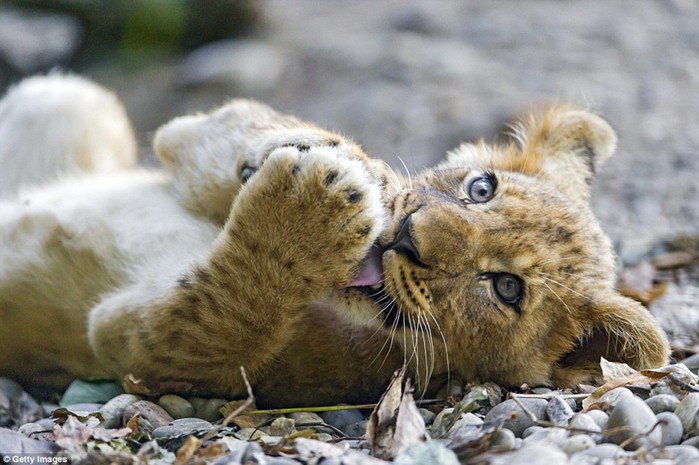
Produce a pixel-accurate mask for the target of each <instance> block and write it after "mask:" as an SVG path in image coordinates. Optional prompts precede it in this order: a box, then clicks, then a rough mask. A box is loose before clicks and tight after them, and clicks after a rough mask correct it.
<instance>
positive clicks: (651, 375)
mask: <svg viewBox="0 0 699 465" xmlns="http://www.w3.org/2000/svg"><path fill="white" fill-rule="evenodd" d="M600 367H601V368H602V376H603V377H604V384H603V385H602V386H600V387H599V388H597V389H595V390H594V391H593V392H592V393H591V394H590V395H589V397H587V398H586V399H585V400H583V402H582V406H583V411H588V410H593V409H597V408H604V407H606V406H605V405H603V404H602V403H600V402H599V399H600V398H601V397H602V396H603V395H604V394H606V393H607V392H609V391H611V390H612V389H616V388H618V387H626V386H639V385H648V384H651V383H654V382H657V381H658V380H660V379H663V378H665V377H667V376H669V375H671V374H672V375H674V376H676V377H679V378H680V379H682V380H683V381H684V382H688V383H696V382H697V381H699V377H697V376H696V375H694V374H693V373H692V372H691V371H689V369H688V368H687V367H685V366H684V365H682V364H677V365H668V366H665V367H662V368H657V369H654V370H642V371H637V370H634V369H633V368H631V367H630V366H628V365H627V364H625V363H617V362H610V361H608V360H606V359H605V358H604V357H602V359H601V361H600Z"/></svg>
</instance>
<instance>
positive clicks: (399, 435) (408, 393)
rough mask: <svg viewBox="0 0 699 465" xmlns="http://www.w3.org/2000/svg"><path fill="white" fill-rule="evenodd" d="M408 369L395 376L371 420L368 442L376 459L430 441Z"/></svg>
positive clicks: (368, 428) (384, 457)
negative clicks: (405, 378) (406, 371)
mask: <svg viewBox="0 0 699 465" xmlns="http://www.w3.org/2000/svg"><path fill="white" fill-rule="evenodd" d="M404 376H405V367H403V368H401V369H400V370H398V371H397V372H396V373H394V374H393V379H392V380H391V384H390V385H389V386H388V389H386V392H384V394H383V396H382V397H381V400H380V401H379V403H378V404H377V405H376V408H375V409H374V411H373V412H372V413H371V416H370V417H369V424H368V425H367V433H366V436H367V440H368V442H369V445H370V447H371V454H372V455H373V456H374V457H378V458H381V459H386V460H390V459H392V458H394V457H395V456H397V455H398V454H399V453H400V452H401V451H402V450H403V449H405V448H407V447H409V446H411V445H413V444H416V443H418V442H423V441H425V440H426V439H427V430H426V428H425V422H424V421H423V419H422V416H421V415H420V412H419V411H418V408H417V405H415V400H414V399H413V395H412V387H411V386H410V382H409V381H406V382H405V387H404Z"/></svg>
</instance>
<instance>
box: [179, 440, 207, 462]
mask: <svg viewBox="0 0 699 465" xmlns="http://www.w3.org/2000/svg"><path fill="white" fill-rule="evenodd" d="M200 446H201V441H200V440H199V439H197V438H195V437H194V436H189V437H188V438H187V440H186V441H185V442H184V444H182V446H180V448H179V449H177V460H175V465H182V464H184V463H185V462H187V460H189V459H191V458H192V456H193V455H194V453H195V452H196V451H197V450H199V447H200Z"/></svg>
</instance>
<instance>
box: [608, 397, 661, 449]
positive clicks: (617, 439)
mask: <svg viewBox="0 0 699 465" xmlns="http://www.w3.org/2000/svg"><path fill="white" fill-rule="evenodd" d="M656 422H657V420H656V418H655V414H653V411H652V410H651V409H650V407H648V405H647V404H646V403H645V402H643V401H642V400H641V399H639V398H638V397H625V398H623V399H621V400H620V401H619V402H618V403H617V404H616V407H614V410H612V413H610V414H609V421H608V422H607V429H606V430H605V431H606V432H607V433H606V435H605V436H606V437H607V438H609V440H610V441H611V442H613V443H614V444H622V443H626V445H625V446H624V448H625V449H626V450H636V449H638V448H639V447H643V446H645V447H647V448H649V449H650V448H652V447H656V446H659V445H660V444H661V441H662V433H661V431H660V429H659V428H655V429H653V430H652V431H651V428H653V426H654V425H655V424H656ZM639 434H643V436H641V437H636V436H637V435H639ZM632 437H635V439H633V440H632V441H631V442H628V441H627V440H629V439H631V438H632Z"/></svg>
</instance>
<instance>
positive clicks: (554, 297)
mask: <svg viewBox="0 0 699 465" xmlns="http://www.w3.org/2000/svg"><path fill="white" fill-rule="evenodd" d="M37 79H38V80H41V79H42V78H37ZM47 79H49V81H48V82H49V83H50V86H51V87H52V88H53V91H54V92H55V94H56V95H57V96H60V95H61V92H62V91H63V90H65V85H67V83H70V85H74V84H75V82H74V81H71V79H73V78H70V79H68V78H65V79H66V80H65V81H64V80H63V78H61V77H52V78H47ZM51 79H52V80H51ZM69 81H70V82H69ZM85 85H86V86H90V84H85ZM22 91H25V93H24V94H22ZM64 95H65V96H66V97H68V95H70V94H69V93H68V92H66V93H65V94H64ZM18 96H19V97H21V98H18ZM11 97H12V98H14V100H12V99H11ZM16 101H21V103H22V105H30V106H31V105H33V106H38V107H41V100H40V99H37V94H36V93H32V92H31V89H29V90H27V88H26V86H25V87H24V88H23V87H22V86H20V87H18V88H17V89H16V90H15V94H12V93H10V94H9V95H8V97H6V98H5V100H4V101H3V102H4V103H5V104H6V105H7V106H9V107H10V108H12V106H13V105H17V103H16ZM13 102H15V103H13ZM66 104H67V105H68V106H71V105H74V106H76V107H80V106H81V105H84V111H77V112H75V113H73V115H78V116H74V119H73V120H72V121H71V122H70V125H69V126H71V127H75V128H82V129H85V128H89V129H87V132H88V133H95V134H99V132H100V129H99V128H100V126H99V125H98V124H96V123H95V121H94V120H95V119H97V120H100V119H101V118H102V117H105V118H106V119H107V120H109V119H110V118H114V117H115V116H116V119H117V120H119V121H118V125H121V126H122V127H123V125H124V122H123V121H121V120H120V116H119V115H118V113H119V112H118V111H115V112H112V113H110V114H101V115H100V114H96V113H94V112H91V110H90V109H91V108H92V109H94V106H93V105H92V104H91V103H89V102H87V103H86V102H82V103H81V102H76V101H74V100H70V99H68V102H67V103H66ZM0 108H1V107H0ZM12 114H13V113H12V112H10V113H9V115H10V117H6V118H5V119H4V120H3V117H2V113H0V134H2V133H3V132H2V129H3V127H4V128H7V127H11V125H12V124H15V125H16V124H18V122H17V119H16V118H14V119H13V117H12ZM85 115H90V117H89V118H86V117H85ZM52 124H53V123H52V121H51V118H48V119H45V120H44V122H43V123H39V124H38V125H34V126H31V130H30V126H25V127H23V130H24V131H26V132H27V133H32V134H36V137H35V138H34V139H33V140H32V141H31V143H29V145H30V146H33V147H35V148H36V150H35V151H25V152H24V153H23V155H22V156H23V159H22V160H14V162H13V164H8V165H7V166H9V167H10V168H9V169H8V168H6V167H5V166H3V167H2V168H0V169H2V171H0V178H2V179H3V181H7V180H13V181H12V182H13V183H14V184H15V185H14V186H13V188H14V189H15V190H20V191H21V190H22V188H21V186H19V185H17V184H22V183H25V181H21V182H17V181H16V180H17V179H24V178H22V177H20V176H19V175H18V173H21V172H22V171H23V170H24V169H28V170H30V171H33V168H31V167H32V166H42V164H43V163H44V161H45V160H44V158H45V157H47V156H48V157H50V156H51V155H47V154H50V151H49V150H45V149H46V147H48V146H51V145H52V144H53V141H52V137H53V136H52V134H54V132H52V131H51V130H50V126H51V125H52ZM115 124H116V123H115ZM125 124H126V127H128V122H126V123H125ZM108 126H109V125H108V124H107V127H108ZM82 129H81V130H82ZM80 133H81V132H80V131H77V132H76V134H80ZM127 133H128V131H127ZM93 135H94V134H93ZM520 136H521V138H522V141H521V145H522V148H521V149H519V150H517V149H515V148H514V147H505V148H491V147H487V146H485V145H475V146H471V145H465V146H463V147H462V148H460V149H459V150H457V151H455V152H454V153H453V154H452V155H451V157H450V159H449V161H448V162H445V163H444V164H443V165H442V166H441V167H439V168H438V169H437V170H434V171H426V172H425V173H423V174H421V175H420V176H417V177H416V178H415V180H414V184H413V185H412V186H407V185H406V184H405V183H403V182H402V180H400V179H397V178H396V179H394V175H393V174H392V173H390V172H389V171H388V170H387V169H386V167H385V166H384V165H383V164H382V163H380V162H377V161H375V160H372V159H369V158H368V157H367V156H366V155H365V154H364V153H363V152H362V150H361V149H360V148H359V147H358V146H357V145H356V144H354V143H352V142H351V141H348V140H347V139H345V138H343V137H341V136H339V135H337V134H333V133H329V132H326V131H323V130H321V129H319V128H317V127H315V126H312V125H309V124H307V123H303V122H301V121H299V120H297V119H295V118H293V117H289V116H285V115H280V114H278V113H276V112H274V111H273V110H271V109H269V108H267V107H265V106H263V105H260V104H256V103H254V102H246V101H233V102H231V103H229V104H227V105H225V106H223V107H221V108H220V109H217V110H215V111H214V112H212V113H210V114H204V115H194V116H189V117H184V118H179V119H176V120H174V121H173V122H171V123H169V124H168V125H166V126H165V127H163V128H162V129H161V130H159V132H158V134H157V135H156V138H155V143H154V146H155V150H156V153H157V154H158V156H159V157H160V158H161V160H162V161H163V163H164V165H165V168H166V169H165V171H164V172H160V171H145V170H138V169H134V168H131V167H130V166H129V163H128V162H126V163H121V162H118V161H116V162H115V163H113V166H117V167H121V168H123V171H121V172H114V173H100V174H94V175H76V174H74V171H76V170H74V169H73V168H70V167H68V168H65V166H68V165H69V164H64V166H63V167H62V168H61V169H59V170H58V171H60V172H71V171H72V172H73V174H71V175H69V176H68V177H67V178H66V179H63V180H61V181H59V182H57V183H54V184H51V185H47V186H45V187H42V188H40V189H38V190H28V191H26V192H24V193H21V194H20V195H19V199H17V200H15V199H8V200H6V201H4V202H3V203H2V204H0V317H1V320H2V324H1V325H0V340H2V344H3V346H4V350H3V351H2V353H0V374H9V375H11V376H15V377H17V378H18V379H20V380H21V381H23V382H25V383H28V384H37V385H41V384H48V385H52V386H60V385H63V384H65V382H67V381H68V380H69V379H70V378H71V377H74V376H81V377H89V376H115V377H117V378H120V377H122V376H124V375H126V374H129V373H131V374H133V375H134V376H135V377H137V378H142V379H143V382H144V383H145V384H146V385H150V386H153V387H155V388H156V389H160V390H175V391H187V392H203V393H214V394H222V395H227V396H236V395H240V394H242V393H243V390H244V389H243V383H242V379H241V377H240V371H239V367H240V366H244V367H245V369H246V372H247V373H248V376H249V378H250V379H251V381H252V383H253V386H254V389H255V391H256V393H257V395H258V397H259V399H260V402H261V403H262V404H270V405H271V404H276V405H278V404H282V403H288V402H293V403H299V404H312V403H323V402H337V401H361V400H369V399H375V398H376V396H377V395H378V394H379V393H380V392H381V390H382V388H383V386H384V384H385V382H386V381H387V378H388V376H389V374H390V372H391V371H392V370H393V369H395V368H397V367H398V365H400V363H401V362H402V361H403V360H404V359H405V360H406V361H408V363H409V365H410V366H411V367H412V371H413V373H414V374H415V376H417V378H418V381H419V382H420V384H421V385H422V386H421V387H422V388H423V389H426V390H432V391H434V390H435V389H438V388H439V387H440V386H442V385H443V384H444V383H445V382H446V381H447V379H449V378H450V377H451V379H452V381H453V382H459V381H473V382H477V381H489V380H492V381H496V382H500V383H502V384H506V385H517V384H521V383H524V382H528V383H532V384H537V383H557V384H567V385H569V384H572V383H575V382H578V381H582V380H589V378H590V376H591V375H592V374H593V373H594V366H595V361H596V360H598V358H599V356H600V355H605V356H607V357H608V358H612V359H621V360H624V361H627V362H628V363H630V364H632V365H634V366H638V367H645V366H650V365H658V364H661V363H663V362H665V360H666V357H667V343H666V341H665V339H664V336H663V335H662V333H661V332H660V331H659V329H658V328H657V325H656V324H655V322H654V321H653V320H652V318H651V317H650V316H649V315H648V314H647V313H646V312H645V310H644V309H642V308H641V307H640V306H639V305H637V304H634V303H633V302H631V301H629V300H627V299H624V298H622V297H620V296H619V295H618V294H616V293H615V291H614V290H613V288H612V286H613V255H612V253H611V250H610V246H609V243H608V241H607V239H606V238H604V236H603V235H602V234H601V231H599V228H598V226H597V225H596V222H595V220H594V218H593V217H592V215H591V214H590V212H589V208H588V206H587V200H588V197H589V190H588V184H589V181H590V178H591V176H592V174H593V171H594V169H593V167H594V165H595V164H596V163H597V162H598V161H599V160H598V159H597V158H599V159H600V160H601V159H603V158H604V157H605V156H607V155H609V154H610V153H611V151H612V150H613V148H614V142H615V138H614V135H613V132H611V129H609V128H608V126H607V125H606V123H604V122H603V121H602V120H600V119H599V118H597V117H595V116H594V115H590V114H587V113H584V112H579V111H571V110H566V109H562V110H559V111H558V112H557V113H556V112H553V113H551V114H550V115H549V116H547V119H544V120H542V121H533V122H532V123H530V126H528V127H526V128H524V129H523V130H522V131H521V132H520ZM76 137H79V136H78V135H76ZM104 141H105V145H106V146H107V148H114V145H113V142H112V141H111V140H110V139H108V138H105V139H104ZM3 143H4V141H3V140H2V139H0V154H2V153H5V152H3V151H2V147H3ZM90 150H91V151H94V153H93V155H94V156H97V157H100V158H104V157H112V156H113V155H110V154H109V150H104V151H103V150H98V149H94V148H92V149H90ZM586 151H587V152H586ZM91 153H92V152H91ZM98 153H99V155H97V154H98ZM105 154H106V155H105ZM3 156H5V157H7V156H8V155H3ZM32 157H34V158H32ZM67 158H69V156H67ZM127 159H128V157H127ZM105 165H109V163H105ZM22 166H24V168H22ZM27 167H28V168H27ZM16 170H17V171H16ZM491 170H492V171H493V173H491V174H481V173H483V172H487V173H490V171H491ZM558 173H561V175H560V180H559V174H558ZM57 174H60V173H50V172H49V173H44V174H42V176H43V177H44V178H46V179H47V180H50V179H51V178H52V177H54V176H55V175H57ZM530 175H531V176H530ZM549 176H550V178H549ZM27 179H28V178H27ZM547 179H548V181H547ZM474 180H475V181H477V184H476V185H477V187H478V189H480V190H474V188H473V187H472V186H473V184H474ZM37 182H40V181H38V180H37V179H36V178H33V179H31V180H30V181H26V183H30V184H36V183H37ZM488 183H490V184H488ZM6 185H9V182H8V184H6ZM489 186H490V187H489ZM491 188H492V190H493V192H490V191H489V189H491ZM486 194H487V195H486ZM8 195H10V194H8ZM12 195H14V194H12ZM474 195H475V196H476V197H477V198H476V199H475V200H474V198H473V196H474ZM479 195H483V197H478V196H479ZM484 199H485V200H484ZM484 215H486V216H484ZM542 215H543V218H542ZM529 236H531V237H530V238H529V239H528V237H529ZM376 250H378V251H379V252H378V256H377V252H375V251H376ZM367 255H368V256H369V259H365V257H367ZM571 257H572V258H571ZM377 261H378V264H376V263H374V266H375V267H378V268H379V270H378V272H377V271H374V272H371V269H370V268H371V267H369V266H368V265H367V263H370V262H377ZM565 261H568V262H569V263H566V264H565V266H563V265H562V263H563V262H565ZM367 270H368V271H367ZM561 281H564V282H561ZM368 284H372V285H374V286H375V288H377V289H379V288H380V290H377V291H371V290H370V288H368V287H366V285H368ZM503 286H504V287H503ZM517 286H519V287H517ZM554 288H555V289H554ZM517 289H519V291H520V292H519V294H517V295H514V294H513V295H512V296H509V297H507V294H506V293H507V292H514V291H516V290H517ZM503 293H505V295H506V297H505V298H503ZM372 294H373V295H372ZM508 299H509V300H508ZM396 331H397V332H398V333H399V334H400V335H398V336H395V333H396ZM403 334H404V336H403ZM389 340H392V341H393V342H392V343H389V342H388V341H389ZM531 347H537V349H536V350H535V352H536V353H535V354H526V353H525V352H527V348H531ZM479 351H480V353H479ZM474 352H475V353H474ZM93 354H96V357H95V356H93ZM377 360H378V361H377ZM430 376H431V383H428V382H427V380H428V379H430Z"/></svg>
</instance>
